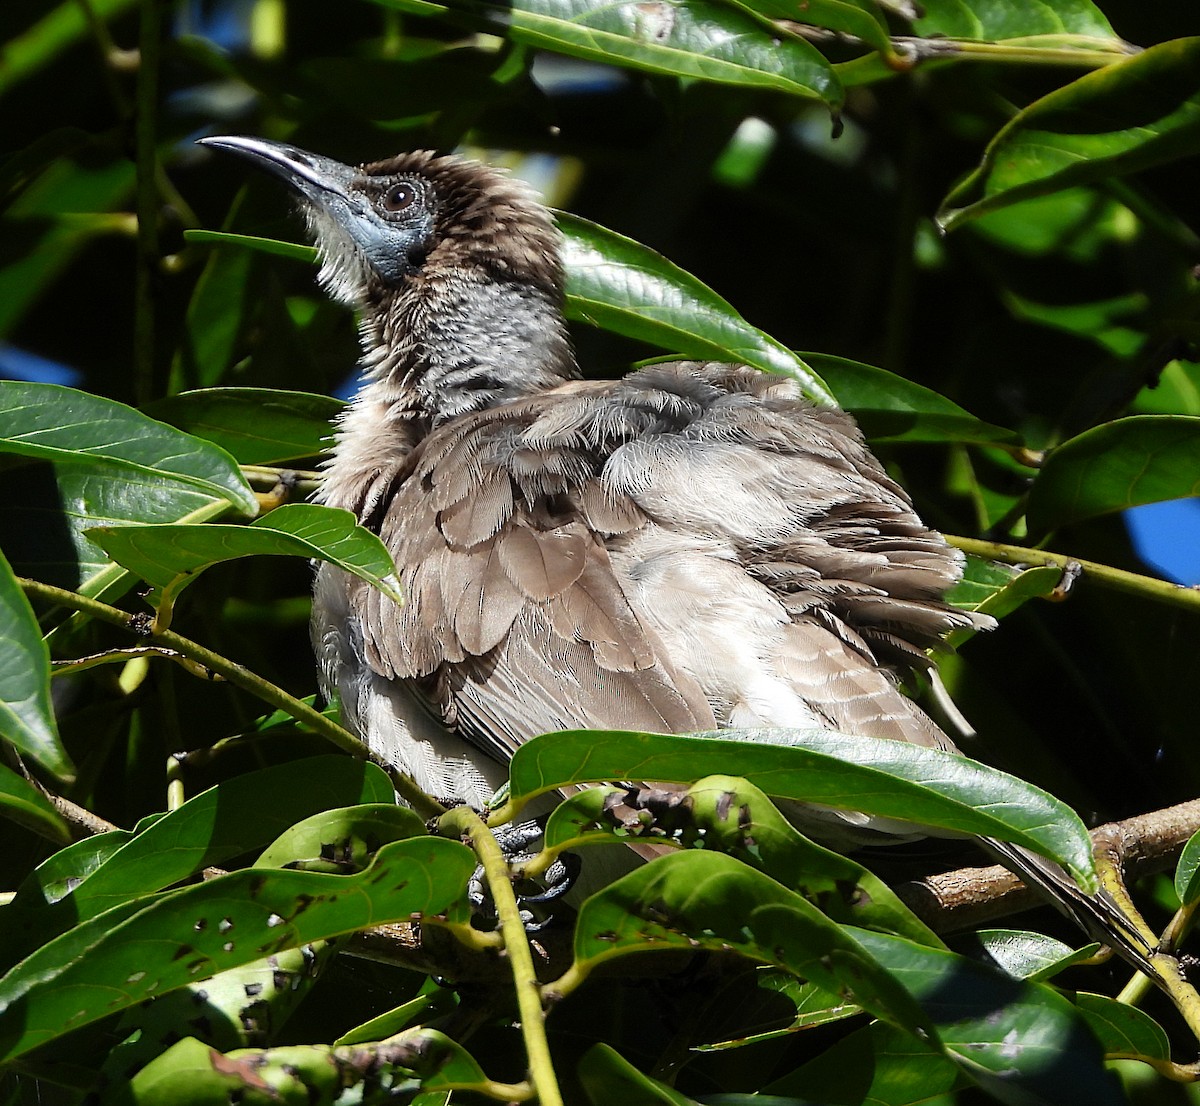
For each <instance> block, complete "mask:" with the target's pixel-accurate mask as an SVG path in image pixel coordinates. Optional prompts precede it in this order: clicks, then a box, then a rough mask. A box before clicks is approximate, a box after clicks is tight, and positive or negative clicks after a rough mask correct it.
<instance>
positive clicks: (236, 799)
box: [0, 756, 393, 964]
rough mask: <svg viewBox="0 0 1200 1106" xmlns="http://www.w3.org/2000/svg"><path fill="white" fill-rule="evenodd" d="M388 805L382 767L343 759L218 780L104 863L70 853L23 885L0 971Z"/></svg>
mask: <svg viewBox="0 0 1200 1106" xmlns="http://www.w3.org/2000/svg"><path fill="white" fill-rule="evenodd" d="M264 795H270V796H271V802H270V803H264V802H263V796H264ZM392 798H393V790H392V784H391V781H390V780H388V778H387V776H386V774H385V773H384V772H383V770H382V769H381V768H377V767H376V766H375V765H373V764H367V763H364V762H362V761H358V760H355V759H353V758H351V757H344V756H322V757H310V758H306V759H304V760H298V761H292V762H290V763H287V764H280V765H275V766H274V767H271V768H264V769H261V770H259V771H257V772H249V773H246V774H245V775H241V776H236V777H234V778H233V779H230V780H226V781H225V782H224V783H221V784H220V785H218V786H217V787H212V788H209V789H208V790H207V791H204V792H201V793H200V794H199V795H196V796H195V797H193V798H191V799H189V800H188V801H187V802H186V803H184V804H183V805H182V806H181V807H179V808H178V809H177V810H173V811H171V812H170V813H169V814H166V815H164V816H162V817H160V818H158V819H157V820H156V821H154V822H153V823H152V824H151V825H149V826H148V827H147V828H145V829H144V830H142V831H141V832H140V833H138V834H136V835H135V836H134V837H132V838H131V839H130V840H128V841H125V842H124V843H121V844H120V847H119V848H117V849H116V850H115V851H113V852H112V853H111V854H105V855H102V856H99V857H97V856H96V855H95V854H93V853H92V852H91V851H84V850H81V847H80V846H75V847H73V850H72V857H71V864H70V865H67V863H66V862H65V861H63V862H60V863H59V864H57V865H55V866H54V870H53V872H52V879H49V880H42V879H39V880H38V881H37V882H34V883H30V884H28V885H27V886H22V888H21V893H20V894H19V895H18V896H17V898H16V899H14V901H13V902H12V903H11V904H10V905H9V906H7V907H6V908H5V919H6V923H7V924H6V926H5V928H4V930H3V931H0V964H12V963H14V962H15V961H16V960H18V959H19V958H20V957H22V956H25V955H26V954H27V953H28V952H29V951H30V950H31V949H33V948H34V947H36V945H37V944H39V943H41V942H44V941H46V940H48V939H49V938H50V937H52V936H54V935H56V934H59V933H63V932H65V931H66V930H67V929H68V928H69V927H70V926H72V925H74V924H76V923H77V922H80V921H85V920H87V919H90V918H95V917H96V916H97V915H99V914H101V913H103V912H104V911H107V910H109V909H111V908H112V907H114V906H116V905H117V904H119V903H124V902H127V901H129V900H131V899H136V898H137V897H139V896H142V895H148V894H151V893H152V892H155V891H159V890H161V889H162V888H164V887H169V886H171V884H173V883H178V882H179V881H180V880H183V879H187V878H188V877H190V876H192V875H194V874H195V873H197V872H201V871H203V870H204V869H205V868H206V867H209V866H211V865H215V864H221V863H222V862H224V861H226V860H228V859H230V858H231V857H234V856H237V855H239V854H241V853H244V852H246V851H248V850H252V849H255V848H261V847H262V846H264V845H266V844H267V843H268V842H270V841H272V840H274V839H275V838H276V837H278V836H279V835H280V834H281V833H282V832H283V831H284V830H285V829H286V828H287V827H289V826H291V825H292V824H293V823H294V822H297V821H299V820H300V819H303V818H307V817H309V816H310V815H312V814H315V813H319V812H320V811H322V810H326V809H328V808H330V807H342V806H347V805H349V804H352V803H363V802H366V803H382V802H387V801H389V800H391V799H392ZM76 850H80V851H76ZM63 889H65V891H64V890H63Z"/></svg>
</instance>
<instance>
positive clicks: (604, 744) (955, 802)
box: [492, 729, 1095, 889]
mask: <svg viewBox="0 0 1200 1106" xmlns="http://www.w3.org/2000/svg"><path fill="white" fill-rule="evenodd" d="M729 771H736V772H737V773H738V774H739V775H740V776H744V777H745V778H746V779H748V780H749V781H750V782H751V783H753V784H754V785H755V786H756V787H759V788H761V789H762V790H763V791H764V792H766V793H767V794H768V795H770V796H772V797H773V798H783V799H797V800H800V801H801V802H809V803H820V804H823V805H826V806H832V807H837V808H839V809H842V810H858V811H864V812H866V813H868V814H875V815H879V816H881V817H885V818H898V819H902V820H904V821H906V822H915V823H918V824H920V825H926V826H937V827H939V828H942V829H948V830H953V831H954V832H956V833H974V834H980V835H983V836H988V837H997V838H1000V839H1002V840H1005V841H1012V842H1015V843H1016V844H1019V845H1023V846H1025V847H1026V848H1029V849H1032V850H1034V851H1035V852H1039V853H1042V854H1043V855H1045V856H1049V857H1051V858H1052V859H1053V860H1056V861H1057V862H1058V863H1059V864H1061V865H1062V866H1063V867H1064V868H1066V869H1067V870H1068V871H1069V872H1071V873H1072V875H1073V876H1074V877H1075V879H1077V880H1079V881H1080V882H1081V884H1082V885H1083V886H1084V888H1085V889H1091V888H1093V887H1094V886H1095V872H1094V869H1093V866H1092V849H1091V839H1090V838H1089V837H1088V834H1087V830H1086V829H1085V828H1084V825H1083V823H1082V822H1081V821H1080V820H1079V816H1078V815H1077V814H1076V813H1075V812H1074V811H1073V810H1071V808H1070V807H1068V806H1067V805H1066V804H1065V803H1062V802H1060V801H1059V800H1058V799H1055V798H1054V797H1053V796H1051V795H1047V794H1046V793H1045V792H1044V791H1042V790H1040V789H1039V788H1036V787H1034V786H1033V785H1032V784H1028V783H1025V782H1023V781H1021V780H1018V779H1016V778H1015V777H1014V776H1010V775H1007V774H1006V773H1004V772H1000V771H997V770H996V769H994V768H988V767H986V766H985V765H982V764H979V763H977V762H976V761H973V760H969V759H968V758H967V757H964V756H959V755H957V754H955V753H943V752H941V751H940V750H937V749H923V748H918V747H917V746H915V745H909V744H906V743H904V742H900V741H880V740H878V739H877V738H871V737H855V736H851V735H849V734H839V733H833V732H830V731H828V730H798V729H762V730H751V729H747V730H732V729H730V730H715V731H713V732H711V733H707V734H694V735H688V736H683V737H681V736H673V735H664V734H645V733H624V732H620V731H612V730H578V731H567V732H563V733H554V734H545V735H542V736H540V737H535V738H534V739H533V740H532V741H528V742H526V743H525V744H524V745H522V746H521V747H520V748H518V749H517V751H516V754H515V755H514V756H513V760H512V765H511V769H510V800H509V803H508V804H506V806H505V808H504V809H503V810H500V811H497V812H495V814H493V816H492V817H493V822H494V823H500V822H503V821H508V820H511V818H512V817H513V811H512V808H513V807H515V806H518V805H519V804H521V803H524V802H526V801H528V800H529V799H531V798H533V797H534V796H536V795H540V794H544V793H545V792H548V791H553V790H555V789H557V788H559V787H564V786H566V785H567V784H570V783H583V782H594V783H601V782H605V781H608V780H630V779H632V780H658V781H672V782H689V783H690V782H691V781H693V780H695V779H697V778H701V777H703V776H707V775H721V774H724V773H726V772H729Z"/></svg>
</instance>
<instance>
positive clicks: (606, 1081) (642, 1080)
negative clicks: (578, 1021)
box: [576, 1043, 698, 1106]
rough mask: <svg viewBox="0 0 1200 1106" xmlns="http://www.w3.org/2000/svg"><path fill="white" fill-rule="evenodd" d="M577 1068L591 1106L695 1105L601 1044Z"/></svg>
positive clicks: (592, 1049)
mask: <svg viewBox="0 0 1200 1106" xmlns="http://www.w3.org/2000/svg"><path fill="white" fill-rule="evenodd" d="M576 1071H577V1072H578V1075H579V1081H580V1083H582V1084H583V1089H584V1091H586V1092H587V1096H588V1099H589V1100H590V1101H591V1103H592V1106H613V1103H617V1102H619V1103H621V1106H698V1104H697V1102H696V1100H695V1099H693V1098H688V1097H687V1096H686V1095H682V1094H680V1093H679V1092H678V1091H677V1090H675V1089H674V1088H673V1087H668V1086H667V1085H666V1084H665V1083H660V1082H659V1081H658V1080H657V1079H651V1078H650V1076H648V1075H644V1074H643V1073H642V1072H640V1071H638V1069H637V1068H635V1067H634V1066H633V1065H632V1064H631V1063H629V1061H628V1060H626V1059H625V1058H624V1057H623V1056H621V1054H620V1053H618V1052H617V1050H616V1049H614V1048H611V1047H610V1046H608V1045H606V1044H603V1043H601V1044H594V1045H592V1047H591V1048H589V1049H588V1050H587V1052H585V1053H584V1054H583V1057H582V1058H581V1059H580V1061H579V1066H578V1068H577V1069H576Z"/></svg>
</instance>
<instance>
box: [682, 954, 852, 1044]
mask: <svg viewBox="0 0 1200 1106" xmlns="http://www.w3.org/2000/svg"><path fill="white" fill-rule="evenodd" d="M758 979H759V984H758V985H759V987H760V988H761V989H762V990H763V991H768V992H770V993H772V994H776V995H782V996H784V997H785V998H787V1000H788V1001H789V1002H790V1003H792V1005H793V1006H794V1008H795V1014H794V1017H793V1019H792V1021H791V1022H790V1023H789V1024H788V1025H785V1026H779V1027H777V1028H770V1029H758V1028H757V1027H756V1026H755V1024H754V1022H753V1020H752V1016H751V1017H748V1016H747V1015H748V1011H747V1010H746V1006H745V1005H744V1004H743V1006H742V1008H741V1009H739V1011H738V1018H737V1021H738V1023H739V1031H738V1035H737V1037H735V1038H731V1039H729V1040H724V1041H715V1042H713V1043H711V1044H705V1045H695V1046H693V1047H694V1048H695V1050H696V1051H697V1052H725V1051H728V1050H729V1049H735V1048H744V1047H745V1046H747V1045H754V1044H758V1043H760V1042H762V1041H771V1040H776V1039H778V1038H780V1037H786V1036H788V1035H790V1034H793V1033H798V1032H801V1031H802V1030H806V1029H813V1028H815V1027H816V1026H819V1025H832V1024H833V1023H834V1022H839V1021H845V1020H846V1019H847V1018H853V1017H857V1016H858V1015H859V1014H861V1013H862V1012H863V1010H862V1007H861V1006H858V1005H856V1004H855V1003H853V1002H850V1001H849V1000H848V999H846V998H845V997H844V996H842V995H838V994H834V993H833V992H832V991H827V990H825V988H823V987H818V986H817V985H816V984H815V983H806V982H804V981H803V980H800V979H797V978H796V977H795V976H794V975H791V974H789V973H788V972H785V971H781V970H779V969H778V968H769V967H762V968H759V970H758Z"/></svg>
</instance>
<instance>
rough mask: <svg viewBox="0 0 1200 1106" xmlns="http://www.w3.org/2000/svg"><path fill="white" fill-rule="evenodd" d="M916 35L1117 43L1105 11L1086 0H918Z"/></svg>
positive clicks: (993, 39)
mask: <svg viewBox="0 0 1200 1106" xmlns="http://www.w3.org/2000/svg"><path fill="white" fill-rule="evenodd" d="M914 29H915V30H916V31H917V32H918V33H919V34H921V35H944V36H945V37H946V38H965V39H975V40H977V41H981V42H998V41H1003V40H1004V39H1014V38H1015V39H1028V38H1032V37H1034V36H1043V35H1045V36H1053V37H1054V38H1057V39H1061V38H1063V37H1066V36H1072V37H1076V36H1077V37H1079V38H1091V39H1097V40H1099V41H1100V42H1105V41H1107V42H1112V43H1120V41H1121V40H1120V39H1119V38H1117V35H1116V32H1114V31H1113V29H1112V26H1111V25H1110V24H1109V22H1108V19H1107V18H1106V17H1105V15H1104V13H1103V12H1102V11H1100V9H1099V8H1097V7H1096V5H1095V4H1093V3H1092V2H1091V0H1055V2H1054V3H1046V2H1045V0H1005V2H1004V3H1002V4H996V3H991V2H990V0H923V2H922V4H921V16H920V18H919V19H918V20H917V21H916V23H915V24H914Z"/></svg>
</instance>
